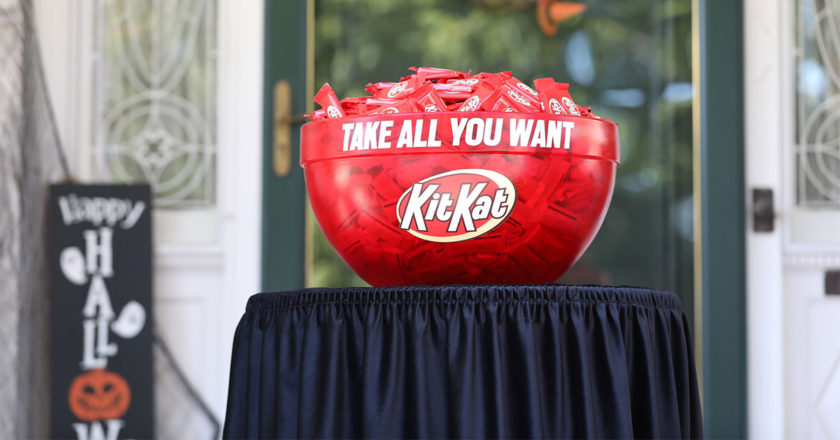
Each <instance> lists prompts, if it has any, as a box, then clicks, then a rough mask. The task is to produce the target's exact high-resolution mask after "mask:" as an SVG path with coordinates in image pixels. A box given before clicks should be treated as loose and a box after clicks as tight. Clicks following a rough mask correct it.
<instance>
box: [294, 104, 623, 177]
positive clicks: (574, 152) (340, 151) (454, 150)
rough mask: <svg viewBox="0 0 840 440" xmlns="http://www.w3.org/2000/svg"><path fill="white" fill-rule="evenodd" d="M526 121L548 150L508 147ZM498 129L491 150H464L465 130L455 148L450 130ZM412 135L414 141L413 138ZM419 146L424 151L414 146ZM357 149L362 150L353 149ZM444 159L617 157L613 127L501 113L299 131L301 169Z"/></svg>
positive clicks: (374, 119) (368, 120) (399, 116)
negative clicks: (385, 159) (406, 136)
mask: <svg viewBox="0 0 840 440" xmlns="http://www.w3.org/2000/svg"><path fill="white" fill-rule="evenodd" d="M453 120H455V121H454V122H453ZM473 120H476V121H473ZM528 120H533V121H534V122H533V124H534V125H533V126H532V131H531V132H530V134H532V135H533V134H535V133H534V130H535V128H534V127H536V126H537V125H540V124H542V125H543V127H544V128H545V133H546V137H550V140H549V141H547V142H546V144H547V145H548V146H543V145H542V144H540V143H539V142H537V144H538V145H536V146H535V145H532V144H531V142H530V140H531V138H532V137H531V136H527V139H528V140H529V141H525V142H523V139H524V138H523V137H517V138H516V139H517V140H518V141H519V142H518V143H519V144H521V145H514V144H511V142H510V140H511V138H512V137H513V136H512V135H511V128H512V127H513V126H514V124H515V125H516V126H517V127H522V126H527V124H528ZM433 121H436V122H433ZM540 121H542V122H540ZM377 123H378V124H377ZM499 123H501V124H503V129H502V133H501V135H500V137H501V139H500V140H499V141H498V143H497V144H495V145H487V144H485V143H484V142H480V143H479V144H478V145H469V144H467V142H466V136H465V133H466V130H464V131H463V132H462V134H461V136H460V142H459V143H454V142H453V137H454V136H453V127H454V126H455V125H457V126H458V127H460V126H461V124H468V125H464V126H465V127H467V126H470V127H471V128H472V130H471V131H470V133H471V134H477V133H478V132H479V131H478V130H479V128H477V127H486V130H487V131H490V132H491V137H492V135H493V134H494V133H495V130H496V129H495V128H494V127H495V126H496V125H497V124H499ZM405 124H411V127H410V128H409V129H407V130H409V131H410V132H411V136H412V142H411V144H412V145H410V146H406V147H404V146H402V145H398V144H399V139H398V138H399V136H400V132H401V131H402V129H403V128H404V125H405ZM569 124H571V125H569ZM386 125H387V126H389V127H390V133H383V132H382V128H381V127H383V126H386ZM418 125H419V127H418ZM432 125H434V128H435V130H434V137H433V139H432V142H429V138H430V137H431V134H432V133H430V132H431V131H433V130H432ZM374 127H375V128H374ZM359 128H360V129H361V132H360V134H358V136H360V138H362V140H363V141H362V143H361V144H360V143H358V142H353V132H354V131H355V130H356V129H359ZM370 129H375V130H376V132H375V133H369V136H368V137H367V138H366V139H365V136H364V133H365V132H366V130H370ZM548 130H551V136H548ZM558 130H559V131H560V133H559V134H558ZM521 132H522V131H520V133H521ZM415 135H417V137H416V138H414V137H413V136H415ZM424 136H425V137H424ZM505 136H508V137H507V138H505ZM567 138H568V140H567ZM380 140H384V142H381V143H380V142H379V141H380ZM473 140H474V137H473ZM437 142H439V143H440V145H439V146H436V143H437ZM424 143H425V144H426V145H425V146H422V147H420V146H418V145H422V144H424ZM429 144H431V145H434V146H429ZM359 145H361V148H355V147H358V146H359ZM386 146H387V148H385V147H386ZM371 147H372V148H371ZM447 153H448V154H465V153H470V154H499V153H501V154H532V155H544V154H550V155H566V156H570V157H584V158H592V159H602V160H608V161H611V162H614V163H616V164H618V163H619V161H620V156H621V151H620V145H619V136H618V125H617V124H616V123H614V122H612V121H610V120H607V119H598V118H587V117H579V116H562V115H551V114H543V113H500V112H441V113H435V112H430V113H395V114H388V115H372V116H351V117H344V118H338V119H322V120H318V121H312V122H309V123H307V124H304V125H303V127H301V153H300V163H301V165H306V164H308V163H312V162H318V161H322V160H329V159H343V158H355V157H371V156H394V155H409V154H447Z"/></svg>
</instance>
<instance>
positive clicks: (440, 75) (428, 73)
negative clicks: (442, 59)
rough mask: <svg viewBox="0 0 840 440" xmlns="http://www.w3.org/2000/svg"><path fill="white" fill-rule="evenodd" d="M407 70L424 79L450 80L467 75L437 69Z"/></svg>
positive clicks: (415, 68)
mask: <svg viewBox="0 0 840 440" xmlns="http://www.w3.org/2000/svg"><path fill="white" fill-rule="evenodd" d="M408 70H413V71H415V72H417V75H420V76H423V77H424V78H426V79H451V78H466V77H467V75H468V74H467V73H464V72H459V71H457V70H449V69H439V68H437V67H413V66H412V67H409V68H408Z"/></svg>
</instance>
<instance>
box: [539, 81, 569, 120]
mask: <svg viewBox="0 0 840 440" xmlns="http://www.w3.org/2000/svg"><path fill="white" fill-rule="evenodd" d="M534 85H536V86H537V92H538V93H539V94H540V100H541V101H542V104H543V106H544V107H545V108H544V110H545V111H546V112H548V113H551V114H555V115H574V116H580V110H579V109H578V106H577V105H576V104H575V102H574V101H573V100H572V96H571V95H570V94H569V85H568V84H564V83H556V82H554V80H553V79H551V78H541V79H537V80H534Z"/></svg>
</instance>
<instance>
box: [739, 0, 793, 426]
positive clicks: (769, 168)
mask: <svg viewBox="0 0 840 440" xmlns="http://www.w3.org/2000/svg"><path fill="white" fill-rule="evenodd" d="M788 3H790V2H782V1H779V0H770V1H768V0H745V11H746V13H745V14H744V17H745V21H744V30H745V32H744V48H745V49H744V50H745V55H746V56H745V63H744V64H745V65H744V92H745V93H744V96H745V100H746V102H745V114H747V115H749V117H748V118H747V120H746V132H745V135H746V137H745V141H746V142H745V143H746V151H745V156H746V163H745V171H746V186H745V197H751V194H750V193H751V190H752V188H767V189H771V190H772V191H773V206H775V207H777V209H779V207H783V206H786V205H784V203H785V202H784V200H783V199H784V198H785V197H784V188H782V187H780V184H781V182H783V181H784V179H783V168H784V160H783V157H784V154H783V151H784V150H785V141H786V140H787V139H792V137H791V133H790V126H791V122H790V121H792V120H793V119H792V118H793V114H792V109H793V106H791V105H790V101H791V99H792V97H791V96H788V95H789V93H790V92H791V91H792V89H791V86H789V85H790V84H793V82H792V81H793V78H792V76H791V72H789V71H788V70H789V66H790V64H789V63H787V62H785V57H787V56H788V55H789V54H790V52H789V50H788V49H789V48H788V47H787V45H788V44H789V43H790V41H789V40H790V39H791V37H792V35H793V33H792V32H790V29H791V28H790V26H787V24H789V23H790V22H789V18H790V14H789V12H790V11H789V5H788ZM746 17H749V19H746ZM780 42H785V43H783V44H781V45H780V44H779V43H780ZM747 200H749V199H747ZM774 223H775V226H774V228H773V231H770V232H753V231H752V228H751V227H750V228H749V229H748V230H747V232H746V244H747V256H748V258H747V259H746V271H747V285H746V288H747V295H748V298H747V301H748V304H749V308H748V321H747V322H748V341H750V342H751V343H750V344H749V345H748V355H749V359H748V363H749V375H748V379H749V381H748V390H749V391H748V393H749V394H748V398H749V413H748V418H749V433H750V435H751V436H752V437H755V438H767V439H773V438H783V437H784V436H785V429H786V413H785V401H784V394H785V379H784V370H785V368H784V366H785V356H784V338H785V332H784V295H783V293H784V289H783V287H782V286H783V285H784V277H783V272H784V263H783V240H784V238H783V236H784V232H783V230H784V226H783V225H784V224H785V219H783V218H780V219H777V220H776V221H774ZM746 226H748V227H749V226H750V225H749V224H748V225H746ZM759 341H760V343H759Z"/></svg>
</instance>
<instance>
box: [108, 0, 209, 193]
mask: <svg viewBox="0 0 840 440" xmlns="http://www.w3.org/2000/svg"><path fill="white" fill-rule="evenodd" d="M94 3H95V8H96V9H95V11H96V14H95V16H96V22H97V25H96V32H95V34H94V38H93V40H94V58H93V60H94V63H95V64H94V78H95V83H94V87H93V88H94V102H93V114H94V122H93V123H94V133H95V137H94V143H95V148H96V150H95V151H96V156H97V158H98V159H99V160H98V165H99V169H100V171H101V173H102V174H103V175H104V176H106V177H108V178H110V180H112V181H116V182H148V183H150V184H151V185H152V187H153V189H154V193H155V203H156V204H157V206H158V207H169V208H188V207H206V206H212V205H213V204H214V202H215V180H216V179H215V177H216V176H215V174H216V171H215V170H216V157H215V153H216V75H217V66H216V40H217V25H216V22H217V20H216V1H214V0H148V1H146V0H144V1H134V0H98V1H96V2H94Z"/></svg>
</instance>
